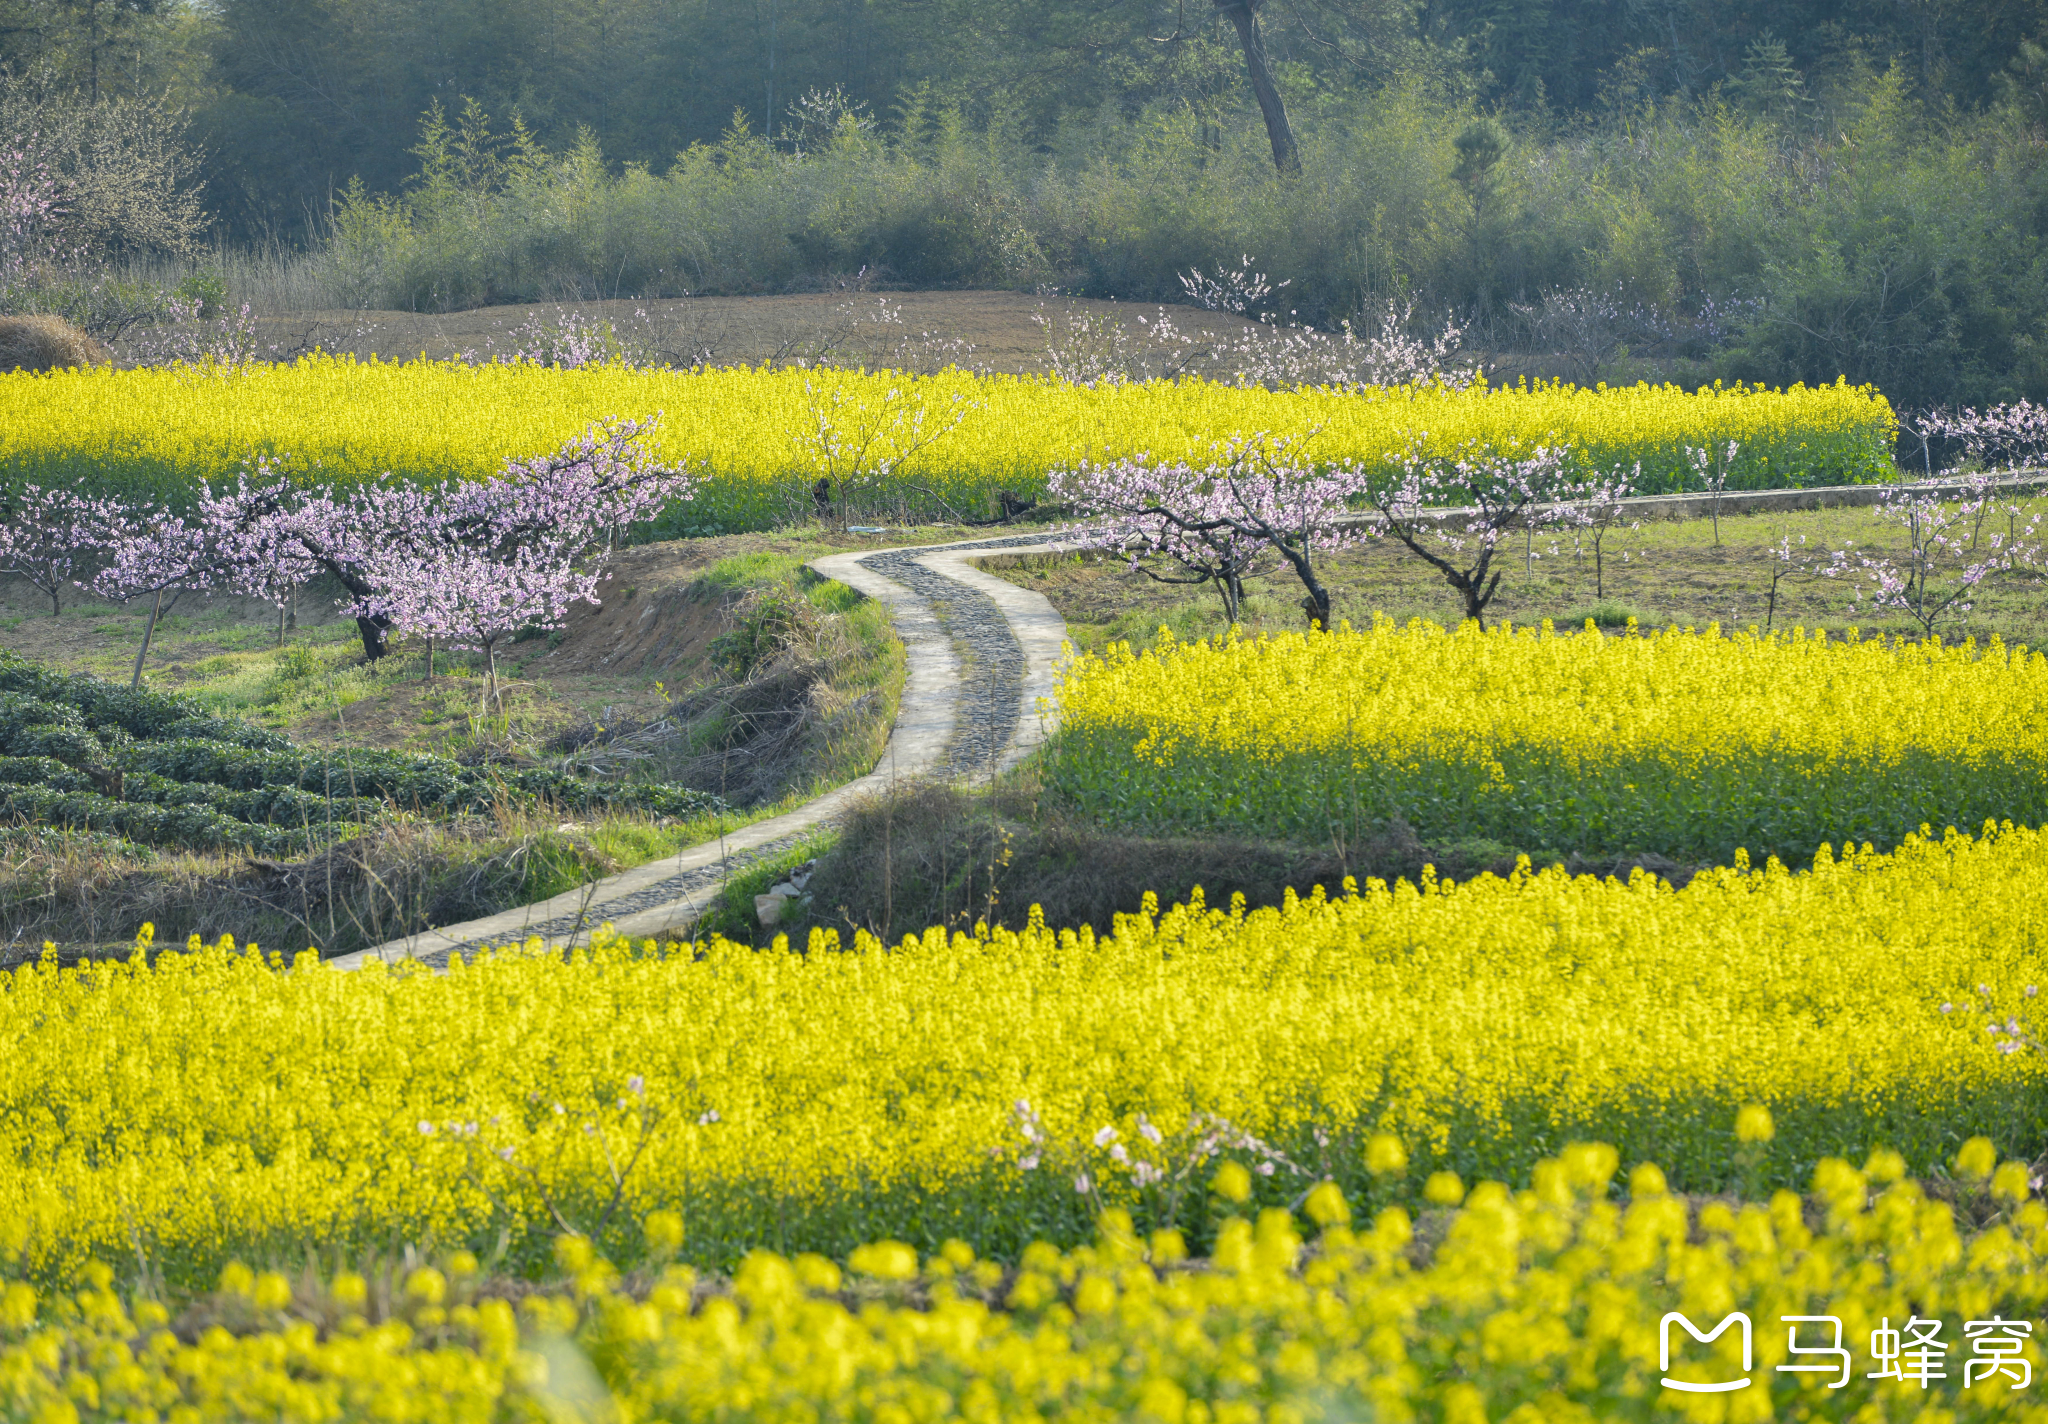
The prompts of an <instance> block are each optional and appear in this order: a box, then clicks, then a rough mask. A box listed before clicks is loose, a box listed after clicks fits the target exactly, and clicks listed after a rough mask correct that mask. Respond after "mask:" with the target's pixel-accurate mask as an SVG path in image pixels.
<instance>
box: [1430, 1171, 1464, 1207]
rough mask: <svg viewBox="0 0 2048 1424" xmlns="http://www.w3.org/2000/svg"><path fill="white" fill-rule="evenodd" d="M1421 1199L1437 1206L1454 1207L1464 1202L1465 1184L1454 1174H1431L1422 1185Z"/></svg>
mask: <svg viewBox="0 0 2048 1424" xmlns="http://www.w3.org/2000/svg"><path fill="white" fill-rule="evenodd" d="M1422 1199H1423V1200H1424V1201H1426V1202H1433V1203H1435V1204H1436V1205H1437V1206H1456V1205H1457V1204H1458V1203H1459V1202H1461V1201H1463V1200H1465V1183H1464V1182H1463V1181H1462V1180H1460V1179H1459V1177H1458V1174H1457V1173H1456V1172H1431V1173H1430V1174H1429V1180H1428V1181H1427V1182H1424V1183H1423V1184H1422Z"/></svg>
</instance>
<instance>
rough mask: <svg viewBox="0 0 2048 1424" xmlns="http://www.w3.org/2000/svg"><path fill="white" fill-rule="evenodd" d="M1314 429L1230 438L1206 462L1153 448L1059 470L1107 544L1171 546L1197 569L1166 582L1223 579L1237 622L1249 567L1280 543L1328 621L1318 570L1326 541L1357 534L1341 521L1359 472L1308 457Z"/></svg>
mask: <svg viewBox="0 0 2048 1424" xmlns="http://www.w3.org/2000/svg"><path fill="white" fill-rule="evenodd" d="M1309 438H1313V435H1312V434H1311V436H1309V437H1304V438H1302V439H1296V440H1289V439H1287V438H1284V437H1279V436H1272V435H1266V434H1258V435H1253V436H1249V437H1239V438H1234V439H1231V440H1227V441H1222V442H1219V443H1218V444H1217V445H1216V446H1214V447H1213V451H1212V453H1213V456H1214V458H1212V460H1211V461H1210V462H1209V463H1208V464H1206V465H1200V466H1196V465H1190V464H1188V463H1186V462H1182V461H1171V462H1156V461H1154V460H1153V459H1152V458H1151V457H1150V456H1139V457H1137V458H1135V459H1130V460H1116V461H1111V462H1108V463H1106V464H1103V465H1083V466H1081V467H1079V468H1078V469H1076V470H1073V471H1062V472H1059V473H1057V474H1055V475H1054V477H1053V490H1054V494H1055V497H1057V498H1059V499H1062V500H1063V501H1065V502H1067V503H1070V504H1072V505H1073V506H1074V507H1075V509H1076V510H1077V511H1078V512H1079V513H1080V514H1082V515H1083V517H1084V518H1087V519H1090V520H1100V521H1102V522H1101V523H1100V524H1098V525H1097V526H1096V527H1095V528H1094V529H1092V530H1091V531H1090V534H1091V537H1093V538H1094V539H1095V540H1096V541H1097V542H1098V543H1099V544H1100V545H1102V546H1105V547H1108V546H1113V547H1116V548H1119V549H1122V550H1125V551H1126V552H1129V553H1131V554H1132V555H1133V556H1134V559H1135V558H1141V557H1142V556H1143V555H1144V554H1146V553H1158V554H1163V555H1165V556H1166V557H1168V558H1170V559H1171V560H1173V562H1175V563H1176V564H1177V565H1178V566H1179V567H1181V568H1182V569H1184V570H1185V571H1186V572H1187V573H1188V574H1189V575H1190V577H1189V578H1188V579H1186V580H1179V579H1165V580H1162V581H1164V582H1191V583H1203V582H1209V581H1211V580H1213V581H1215V582H1216V584H1217V587H1218V590H1219V592H1220V593H1221V595H1222V597H1223V602H1224V608H1225V611H1226V613H1227V615H1228V616H1229V617H1230V618H1231V619H1232V621H1233V622H1234V621H1235V620H1236V617H1237V611H1238V609H1239V607H1240V606H1241V604H1242V600H1243V582H1242V580H1243V578H1244V576H1245V575H1246V574H1247V573H1249V572H1251V570H1252V566H1253V562H1254V561H1255V560H1256V559H1257V558H1259V557H1260V556H1261V555H1262V554H1264V553H1267V552H1271V553H1272V554H1274V555H1275V556H1277V557H1278V559H1279V560H1280V561H1282V562H1284V563H1285V564H1286V565H1287V566H1288V567H1289V568H1291V569H1292V570H1293V571H1294V575H1295V577H1296V578H1297V579H1299V580H1300V581H1301V586H1302V588H1303V590H1304V592H1305V594H1306V596H1305V597H1304V598H1303V600H1302V608H1303V611H1304V612H1306V613H1307V614H1308V616H1309V619H1310V621H1311V622H1313V623H1317V624H1320V625H1321V626H1323V627H1325V628H1327V627H1329V626H1330V594H1329V590H1328V589H1326V588H1324V587H1323V584H1322V581H1321V579H1320V577H1319V576H1318V574H1317V572H1316V560H1317V559H1318V558H1319V557H1320V554H1319V553H1318V547H1319V546H1320V547H1321V548H1324V549H1328V548H1331V547H1335V546H1337V545H1339V544H1343V543H1348V542H1350V541H1351V540H1352V539H1353V538H1355V537H1356V536H1355V535H1352V534H1349V533H1347V532H1345V531H1344V530H1343V528H1342V527H1341V525H1340V523H1339V521H1340V520H1341V518H1342V517H1343V516H1344V515H1345V514H1346V513H1348V512H1349V497H1350V494H1351V491H1352V490H1353V489H1354V488H1355V487H1356V485H1357V483H1358V481H1357V476H1356V475H1355V474H1354V473H1353V472H1352V471H1351V470H1350V469H1349V468H1336V469H1330V470H1321V469H1318V468H1317V467H1316V466H1314V465H1313V464H1311V463H1309V462H1307V461H1306V460H1305V459H1304V458H1303V457H1302V455H1301V449H1300V447H1301V446H1302V445H1303V444H1304V443H1305V442H1306V439H1309ZM1154 577H1157V575H1154Z"/></svg>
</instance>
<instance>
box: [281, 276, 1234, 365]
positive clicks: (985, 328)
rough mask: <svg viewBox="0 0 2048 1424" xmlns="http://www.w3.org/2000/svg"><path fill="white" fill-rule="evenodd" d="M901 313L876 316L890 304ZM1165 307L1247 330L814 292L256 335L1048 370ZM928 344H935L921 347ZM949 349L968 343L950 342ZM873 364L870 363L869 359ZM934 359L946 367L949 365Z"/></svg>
mask: <svg viewBox="0 0 2048 1424" xmlns="http://www.w3.org/2000/svg"><path fill="white" fill-rule="evenodd" d="M885 307H886V308H887V309H889V311H891V312H893V313H896V314H897V316H896V317H892V318H890V319H888V320H878V319H877V318H878V317H880V316H881V315H882V314H883V311H884V308H885ZM1161 310H1164V311H1165V312H1167V313H1168V315H1170V316H1171V317H1172V319H1173V321H1174V324H1175V325H1176V326H1178V327H1179V328H1180V329H1181V330H1182V331H1183V332H1186V333H1187V334H1189V335H1191V336H1194V337H1196V338H1198V339H1201V340H1216V339H1219V338H1223V337H1227V336H1230V335H1232V334H1234V333H1235V332H1236V331H1238V330H1241V329H1242V328H1244V327H1246V326H1248V325H1250V324H1251V323H1248V322H1246V321H1245V320H1244V319H1243V318H1242V317H1236V316H1232V315H1230V314H1228V313H1225V312H1211V311H1203V310H1202V309H1201V308H1199V307H1188V306H1167V307H1164V308H1161V307H1158V306H1154V305H1145V304H1132V303H1122V302H1109V301H1094V300H1086V299H1080V298H1069V297H1062V296H1048V297H1039V296H1033V295H1030V294H1028V293H1024V292H990V291H960V292H807V293H799V294H795V295H788V296H761V297H682V298H671V299H667V300H660V301H635V300H622V301H596V302H584V301H578V302H562V303H555V302H543V303H538V304H535V305H530V306H502V307H479V308H476V309H475V310H472V311H462V312H448V313H428V312H397V311H301V312H283V313H276V314H268V315H262V316H260V317H259V326H258V332H259V336H260V338H261V340H262V341H263V342H264V343H266V344H269V343H276V344H278V345H279V346H280V347H281V348H282V349H283V350H285V351H290V350H292V349H294V348H296V347H302V346H310V345H312V344H314V343H315V342H319V343H322V344H325V345H326V346H328V348H329V349H332V350H337V351H347V352H350V353H352V354H354V355H356V356H358V357H368V356H372V355H374V356H377V357H379V358H381V359H383V360H387V361H391V360H409V359H413V358H416V357H419V356H422V355H424V356H427V357H429V358H432V359H441V358H445V357H450V356H459V355H468V356H489V355H490V354H492V353H493V352H507V353H509V352H511V351H513V350H516V349H518V348H519V346H520V344H521V339H520V337H519V335H518V333H519V331H520V329H521V328H523V327H529V326H530V324H531V323H534V322H540V323H552V322H557V321H559V320H560V319H561V318H562V316H563V315H564V314H566V313H569V312H575V313H577V314H579V315H580V316H581V317H582V318H584V319H585V320H591V321H611V322H613V323H614V324H615V326H616V327H617V329H618V330H619V331H620V332H621V334H622V335H634V334H637V335H640V336H642V338H643V339H644V340H646V341H647V342H649V343H650V344H653V345H656V346H658V347H660V348H661V349H662V350H663V351H665V352H667V353H670V354H671V355H672V356H681V357H683V358H684V359H686V360H688V359H696V360H702V361H705V362H707V363H709V364H713V365H755V364H758V363H760V362H762V361H778V362H779V361H785V360H790V359H793V358H800V357H801V358H807V359H815V355H814V353H819V352H821V351H823V352H827V353H828V354H830V353H838V354H842V355H843V354H846V353H848V352H850V353H851V354H852V355H854V356H855V357H857V358H867V357H883V358H886V357H887V356H888V355H889V354H890V353H891V350H892V349H893V348H894V347H895V346H897V345H899V344H901V343H904V342H909V343H910V344H912V345H913V346H916V347H917V349H918V350H919V351H920V352H925V351H930V352H933V353H936V354H938V355H941V356H942V355H944V354H945V353H947V352H957V353H958V359H959V361H960V364H962V365H966V364H969V363H970V362H971V363H973V364H975V365H979V366H982V367H985V368H986V369H989V370H993V371H1005V372H1027V371H1039V370H1043V369H1044V367H1045V360H1046V345H1047V338H1048V329H1047V327H1046V326H1044V325H1041V324H1040V323H1039V322H1038V321H1035V320H1034V319H1033V318H1034V317H1038V318H1043V319H1045V320H1046V321H1050V322H1052V323H1054V324H1055V326H1056V327H1057V328H1058V330H1059V331H1061V332H1064V331H1065V330H1067V329H1068V325H1069V323H1070V322H1072V321H1073V320H1074V319H1075V318H1095V319H1102V320H1114V321H1118V322H1121V323H1123V324H1124V325H1126V326H1127V327H1130V328H1132V329H1135V328H1136V326H1137V319H1138V318H1139V317H1144V318H1147V319H1150V318H1153V317H1155V316H1156V315H1157V313H1158V312H1159V311H1161ZM922 338H929V339H928V340H925V341H922V342H921V339H922ZM946 343H962V344H963V346H962V347H958V348H956V347H951V346H948V345H946ZM867 364H875V361H873V360H869V361H868V362H867ZM931 364H934V365H942V364H944V360H943V359H935V360H933V361H931Z"/></svg>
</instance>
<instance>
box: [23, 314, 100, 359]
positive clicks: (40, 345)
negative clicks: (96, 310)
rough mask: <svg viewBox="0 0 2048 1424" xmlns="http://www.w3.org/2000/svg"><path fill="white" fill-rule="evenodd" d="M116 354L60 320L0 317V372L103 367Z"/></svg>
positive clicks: (60, 318)
mask: <svg viewBox="0 0 2048 1424" xmlns="http://www.w3.org/2000/svg"><path fill="white" fill-rule="evenodd" d="M113 359H114V357H113V353H112V352H110V351H108V350H107V348H106V347H104V346H102V345H100V344H99V342H97V341H95V340H93V339H92V338H91V337H90V336H87V335H86V334H85V333H84V332H82V331H80V330H79V329H78V328H77V327H75V326H73V325H72V324H71V323H70V322H68V321H66V320H64V318H63V317H61V316H0V371H50V370H54V369H56V368H57V367H59V366H101V365H105V364H106V363H107V362H109V361H111V360H113Z"/></svg>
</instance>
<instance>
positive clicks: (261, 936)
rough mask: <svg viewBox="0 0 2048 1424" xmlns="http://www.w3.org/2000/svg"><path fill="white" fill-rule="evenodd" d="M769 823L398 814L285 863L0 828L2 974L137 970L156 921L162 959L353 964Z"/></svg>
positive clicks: (620, 815)
mask: <svg viewBox="0 0 2048 1424" xmlns="http://www.w3.org/2000/svg"><path fill="white" fill-rule="evenodd" d="M770 809H771V810H772V809H773V808H770ZM767 813H768V812H766V811H762V812H756V813H753V814H728V815H724V816H716V817H710V816H707V817H703V818H700V819H697V820H693V821H669V820H665V819H660V818H655V817H650V816H646V815H642V814H639V813H635V812H598V813H587V812H566V811H563V810H561V809H559V808H557V807H553V806H548V805H542V804H531V803H529V804H527V805H524V806H514V805H511V804H500V805H499V806H497V807H496V808H494V809H493V811H492V813H491V814H490V815H487V816H471V817H464V818H460V819H455V820H428V819H424V818H408V817H401V816H394V817H392V818H390V819H389V820H387V821H385V822H382V823H379V824H378V825H376V826H374V827H370V828H366V829H365V831H364V832H363V833H362V834H361V835H359V836H356V837H354V838H352V839H349V840H344V841H341V842H339V843H337V844H334V845H330V846H328V847H326V848H324V849H322V850H320V851H318V852H316V853H314V854H313V855H311V856H308V857H307V858H305V859H303V860H298V861H291V862H282V863H280V862H277V861H271V860H265V859H262V858H258V857H244V856H242V855H240V854H236V853H228V854H217V853H203V852H190V851H156V850H152V849H150V848H147V847H143V846H137V845H133V844H130V843H128V842H125V841H120V840H117V839H115V838H113V837H110V836H105V835H100V834H95V833H91V832H77V831H70V830H65V829H60V828H53V827H14V828H11V829H7V830H0V968H5V967H8V966H10V965H13V964H18V963H21V962H23V961H24V960H27V959H32V958H34V957H36V956H37V955H39V954H40V953H41V952H42V947H43V944H44V942H45V941H51V942H54V943H55V944H56V945H57V949H58V955H59V958H61V959H66V960H76V959H84V958H92V957H100V956H107V955H111V956H114V957H123V956H125V955H126V954H127V953H129V946H130V945H131V944H132V943H133V940H134V937H135V933H136V931H137V930H138V929H139V928H140V927H141V926H142V925H143V924H144V923H149V924H153V925H155V926H156V932H157V933H156V940H157V944H158V945H159V946H160V947H161V946H171V947H176V946H179V945H182V944H183V943H184V941H185V940H186V938H187V937H188V936H190V935H193V934H197V935H199V936H200V937H201V938H203V939H205V940H206V941H207V942H208V943H212V942H214V941H215V940H217V939H218V938H219V937H220V936H221V935H222V934H230V935H233V936H234V938H235V941H236V943H238V944H243V945H247V944H257V945H261V946H262V947H263V948H264V949H266V950H279V951H282V952H284V953H285V954H287V955H289V954H294V953H297V952H298V951H299V950H302V949H306V948H308V947H311V948H315V949H318V950H319V951H320V952H321V953H323V954H326V955H335V954H346V953H349V952H350V951H352V950H357V949H364V948H367V947H369V946H371V945H376V944H381V943H383V942H385V941H386V940H390V939H395V938H398V937H400V936H403V935H408V934H415V933H418V932H419V931H421V930H424V929H426V928H428V927H429V926H432V925H447V924H457V923H460V922H462V921H464V920H470V919H476V918H478V917H480V916H484V915H491V914H496V913H498V912H499V911H501V910H508V909H512V908H515V907H517V906H519V905H525V904H531V903H533V902H535V901H538V900H544V899H548V898H550V897H552V896H555V895H559V894H562V893H563V892H565V891H568V890H573V889H575V888H577V887H578V886H579V885H585V884H588V883H590V882H591V881H593V880H596V879H598V878H600V877H602V876H605V875H610V874H612V873H614V872H616V871H619V870H623V869H626V868H628V867H630V866H633V865H643V864H646V863H647V862H648V861H651V860H658V859H660V858H662V857H663V856H667V855H673V854H675V853H676V852H677V851H679V850H683V849H685V848H687V847H689V846H693V845H698V844H701V843H702V842H704V841H706V840H709V839H712V838H714V837H716V836H717V835H718V834H720V833H721V831H727V832H729V831H731V830H733V829H735V828H737V827H738V826H741V825H744V824H746V823H747V822H748V821H750V820H753V819H755V818H756V816H758V815H761V814H767ZM572 818H573V819H572Z"/></svg>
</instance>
